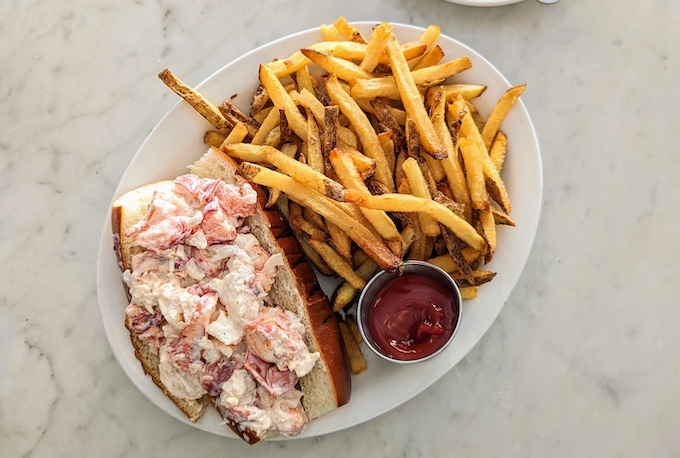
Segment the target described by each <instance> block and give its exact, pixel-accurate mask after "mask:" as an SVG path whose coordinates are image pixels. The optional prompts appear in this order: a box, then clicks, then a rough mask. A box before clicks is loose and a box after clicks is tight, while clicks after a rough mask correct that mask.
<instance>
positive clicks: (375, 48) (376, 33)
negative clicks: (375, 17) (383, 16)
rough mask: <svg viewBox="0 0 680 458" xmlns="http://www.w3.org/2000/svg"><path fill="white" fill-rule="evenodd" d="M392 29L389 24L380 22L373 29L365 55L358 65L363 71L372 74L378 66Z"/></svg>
mask: <svg viewBox="0 0 680 458" xmlns="http://www.w3.org/2000/svg"><path fill="white" fill-rule="evenodd" d="M392 29H393V27H392V24H390V23H389V22H382V23H381V24H379V25H378V26H376V27H375V28H374V29H373V33H371V37H370V38H369V39H368V46H367V47H366V54H365V55H364V58H363V60H362V61H361V64H360V65H359V66H360V67H361V68H362V69H363V70H365V71H367V72H372V71H373V70H374V69H375V67H377V66H378V64H379V63H380V58H381V57H382V56H383V54H384V53H385V44H386V43H387V40H388V38H389V37H390V34H391V33H392Z"/></svg>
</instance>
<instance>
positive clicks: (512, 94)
mask: <svg viewBox="0 0 680 458" xmlns="http://www.w3.org/2000/svg"><path fill="white" fill-rule="evenodd" d="M526 87H527V85H526V84H520V85H519V86H514V87H511V88H510V89H508V90H507V91H505V94H503V96H502V97H501V98H500V99H499V100H498V102H496V105H495V106H494V107H493V109H492V110H491V114H490V115H489V117H488V118H487V120H486V122H485V123H484V129H482V139H483V140H484V146H486V148H487V149H489V148H490V147H491V142H492V141H493V138H494V137H495V136H496V132H498V128H499V127H500V126H501V123H502V122H503V119H505V117H506V115H507V114H508V112H509V111H510V109H511V108H512V107H513V105H514V104H515V102H517V99H519V96H520V95H521V94H522V92H524V89H526Z"/></svg>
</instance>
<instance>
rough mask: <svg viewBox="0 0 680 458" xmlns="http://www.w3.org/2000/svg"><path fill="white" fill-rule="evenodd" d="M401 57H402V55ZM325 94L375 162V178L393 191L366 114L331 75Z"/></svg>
mask: <svg viewBox="0 0 680 458" xmlns="http://www.w3.org/2000/svg"><path fill="white" fill-rule="evenodd" d="M402 57H403V55H402ZM326 92H327V93H328V96H329V97H330V98H331V100H333V103H335V104H336V105H337V106H338V107H339V108H340V111H341V112H342V113H343V114H344V115H345V116H347V118H348V119H349V120H350V123H351V124H352V125H353V126H354V127H355V129H356V131H357V134H358V136H359V139H360V140H361V144H362V146H363V147H364V154H366V155H367V156H368V157H370V158H371V159H373V160H374V161H375V167H376V170H375V176H376V178H377V179H378V180H380V181H382V182H383V183H384V184H385V185H387V186H388V187H389V188H390V189H394V179H393V178H392V174H391V173H390V169H389V166H388V164H387V159H386V158H385V152H384V151H383V149H382V146H380V141H379V140H378V135H377V134H376V133H375V130H374V129H373V126H372V125H371V123H370V121H369V120H368V118H367V117H366V114H365V113H364V112H363V111H362V110H361V108H359V106H358V105H357V103H356V102H355V101H354V99H352V97H350V95H349V94H347V92H345V90H344V89H343V88H342V87H341V86H340V82H339V81H338V79H337V77H336V76H335V75H333V74H330V75H328V77H326Z"/></svg>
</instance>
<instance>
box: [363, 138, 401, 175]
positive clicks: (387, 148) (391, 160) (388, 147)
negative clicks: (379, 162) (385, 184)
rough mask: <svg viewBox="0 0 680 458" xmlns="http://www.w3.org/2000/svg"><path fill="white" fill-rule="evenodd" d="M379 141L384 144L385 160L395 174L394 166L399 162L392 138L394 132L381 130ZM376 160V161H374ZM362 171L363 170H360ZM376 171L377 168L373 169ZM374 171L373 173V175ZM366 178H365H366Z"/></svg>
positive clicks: (381, 144)
mask: <svg viewBox="0 0 680 458" xmlns="http://www.w3.org/2000/svg"><path fill="white" fill-rule="evenodd" d="M378 141H379V142H380V146H382V149H383V153H384V154H385V160H386V161H387V166H388V167H389V169H390V172H392V174H394V166H395V165H396V162H397V156H396V153H395V152H394V141H393V140H392V132H381V133H379V134H378ZM373 162H375V161H373ZM360 172H361V170H360ZM373 172H375V170H373ZM372 175H373V173H371V175H369V176H372ZM361 176H362V177H363V176H364V174H363V173H362V174H361ZM365 179H366V178H364V180H365Z"/></svg>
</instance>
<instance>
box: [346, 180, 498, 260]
mask: <svg viewBox="0 0 680 458" xmlns="http://www.w3.org/2000/svg"><path fill="white" fill-rule="evenodd" d="M345 201H346V202H352V203H354V204H357V205H359V206H362V207H368V208H373V209H376V210H384V211H399V212H407V213H418V212H422V213H425V214H428V215H430V216H432V217H433V218H434V219H435V220H437V221H439V222H440V223H442V224H443V225H445V226H446V227H448V228H449V229H450V230H451V231H452V232H453V233H454V234H456V236H457V237H458V238H459V239H461V240H462V241H464V242H465V243H467V244H468V245H469V246H471V247H472V248H475V249H477V250H483V249H484V248H485V247H486V241H485V240H484V238H483V237H482V236H481V235H479V234H478V233H477V231H476V230H475V228H474V227H472V226H471V225H470V224H469V223H468V222H467V221H465V220H464V219H463V218H461V217H460V216H458V215H456V214H455V213H454V212H453V211H451V210H449V209H448V208H447V207H446V206H444V205H442V204H440V203H438V202H435V201H433V200H427V199H423V198H421V197H416V196H413V195H406V194H383V195H381V196H373V195H371V194H369V193H367V192H364V191H360V190H357V189H345Z"/></svg>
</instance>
